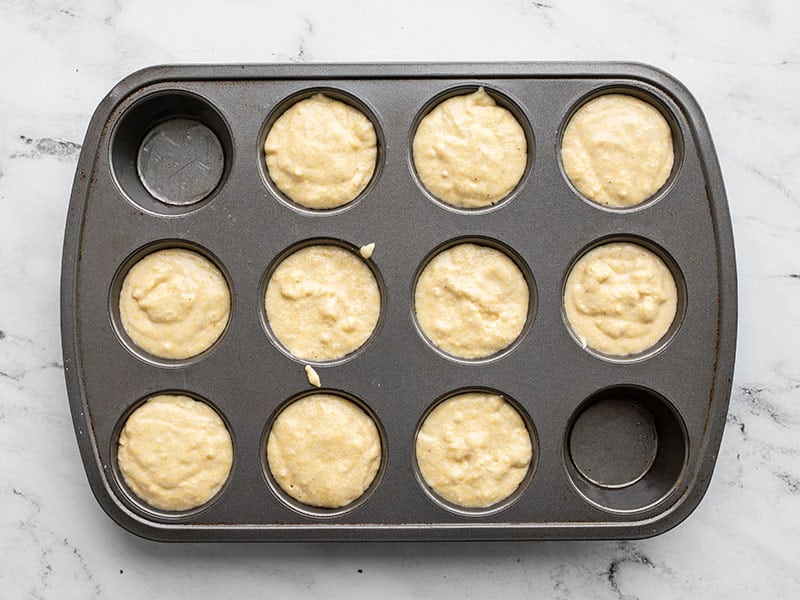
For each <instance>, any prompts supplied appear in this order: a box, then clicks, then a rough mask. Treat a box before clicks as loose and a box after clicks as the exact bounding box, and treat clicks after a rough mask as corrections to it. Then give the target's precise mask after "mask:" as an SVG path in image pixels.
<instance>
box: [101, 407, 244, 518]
mask: <svg viewBox="0 0 800 600" xmlns="http://www.w3.org/2000/svg"><path fill="white" fill-rule="evenodd" d="M232 464H233V444H232V442H231V436H230V433H229V432H228V428H227V427H226V426H225V423H224V422H223V420H222V419H221V418H220V416H219V415H218V414H217V413H216V412H215V411H214V409H212V408H211V407H210V406H208V405H207V404H206V403H204V402H200V401H199V400H194V399H193V398H190V397H188V396H184V395H172V394H163V395H158V396H152V397H150V398H148V399H147V401H145V402H144V404H142V405H141V406H139V407H138V408H137V409H135V410H134V411H133V412H132V413H131V414H130V416H129V417H128V419H127V420H126V421H125V425H124V426H123V428H122V432H121V433H120V436H119V442H118V445H117V465H118V466H119V471H120V473H121V475H122V478H123V479H124V481H125V484H126V485H127V486H128V488H129V489H130V490H131V492H133V494H134V495H136V496H137V497H138V498H139V499H141V500H143V501H144V502H146V503H147V504H149V505H150V506H152V507H154V508H157V509H161V510H165V511H185V510H190V509H193V508H197V507H199V506H202V505H203V504H205V503H206V502H208V501H209V500H211V499H212V498H213V497H214V496H215V495H216V494H217V492H219V490H220V489H221V488H222V486H223V484H224V483H225V481H226V480H227V479H228V475H229V473H230V470H231V465H232Z"/></svg>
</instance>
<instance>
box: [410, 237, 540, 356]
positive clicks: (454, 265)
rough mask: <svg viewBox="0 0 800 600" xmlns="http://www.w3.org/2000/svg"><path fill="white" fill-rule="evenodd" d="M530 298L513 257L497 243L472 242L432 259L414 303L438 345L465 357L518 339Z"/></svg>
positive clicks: (487, 353) (484, 353)
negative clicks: (503, 251)
mask: <svg viewBox="0 0 800 600" xmlns="http://www.w3.org/2000/svg"><path fill="white" fill-rule="evenodd" d="M528 299H529V292H528V285H527V283H526V282H525V278H524V277H523V275H522V272H521V271H520V270H519V267H517V265H516V264H514V261H512V260H511V259H510V258H509V257H508V256H506V255H505V254H503V253H502V252H500V251H499V250H495V249H494V248H489V247H487V246H479V245H477V244H469V243H467V244H459V245H457V246H453V247H452V248H449V249H447V250H445V251H443V252H441V253H439V254H437V255H436V256H435V257H434V258H433V259H432V260H431V261H430V262H429V263H428V265H427V266H426V267H425V269H424V270H423V271H422V274H421V275H420V277H419V281H418V282H417V287H416V290H415V292H414V308H415V311H416V314H417V320H418V321H419V324H420V327H421V328H422V331H423V332H424V333H425V335H426V336H428V338H429V339H430V340H431V342H433V343H434V344H435V345H436V346H438V347H439V348H441V349H442V350H444V351H445V352H447V353H449V354H452V355H453V356H458V357H460V358H482V357H486V356H490V355H492V354H494V353H495V352H498V351H500V350H502V349H503V348H505V347H506V346H508V345H509V344H511V343H512V342H513V341H514V340H515V339H517V337H518V336H519V334H520V332H522V328H523V326H524V325H525V320H526V318H527V315H528Z"/></svg>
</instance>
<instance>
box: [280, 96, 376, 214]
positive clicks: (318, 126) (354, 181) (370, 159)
mask: <svg viewBox="0 0 800 600" xmlns="http://www.w3.org/2000/svg"><path fill="white" fill-rule="evenodd" d="M264 152H265V156H266V165H267V171H268V173H269V177H270V179H272V181H273V183H274V184H275V186H276V187H277V188H278V189H279V190H280V191H281V192H283V194H285V195H286V196H287V197H288V198H289V199H291V200H292V201H294V202H296V203H297V204H299V205H301V206H304V207H306V208H311V209H320V210H324V209H332V208H337V207H339V206H343V205H345V204H347V203H348V202H351V201H352V200H354V199H355V198H356V197H358V195H359V194H360V193H361V192H362V191H364V189H365V188H366V187H367V184H368V183H369V182H370V180H371V179H372V176H373V174H374V173H375V168H376V163H377V157H378V138H377V135H376V133H375V127H374V126H373V124H372V121H370V119H369V118H367V117H366V116H365V115H364V114H363V113H362V112H361V111H359V110H358V109H356V108H354V107H353V106H350V105H349V104H346V103H344V102H341V101H339V100H336V99H334V98H331V97H329V96H326V95H325V94H322V93H318V94H314V95H313V96H311V97H310V98H306V99H304V100H300V101H299V102H296V103H295V104H293V105H292V106H291V107H290V108H289V109H287V110H286V111H285V112H284V113H283V114H282V115H281V116H280V117H278V119H277V120H276V121H275V123H274V124H273V125H272V127H271V128H270V130H269V133H268V134H267V139H266V141H265V142H264Z"/></svg>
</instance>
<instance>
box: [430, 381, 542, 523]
mask: <svg viewBox="0 0 800 600" xmlns="http://www.w3.org/2000/svg"><path fill="white" fill-rule="evenodd" d="M416 454H417V464H418V465H419V470H420V473H421V474H422V477H423V479H424V480H425V483H427V484H428V486H430V488H431V489H432V490H433V491H434V492H436V494H438V495H439V496H441V497H442V498H444V499H445V500H448V501H450V502H452V503H454V504H458V505H459V506H464V507H468V508H479V507H486V506H491V505H493V504H496V503H498V502H500V501H501V500H503V499H504V498H507V497H508V496H509V495H510V494H511V493H513V492H514V490H516V489H517V488H518V487H519V484H520V482H521V481H522V480H523V479H524V478H525V475H526V473H527V472H528V468H529V467H530V464H531V459H532V455H533V449H532V444H531V438H530V434H529V433H528V430H527V428H526V427H525V423H524V421H523V420H522V417H520V415H519V413H518V412H517V411H516V409H514V407H513V406H511V405H510V404H509V403H508V402H506V401H505V400H504V399H503V398H502V397H500V396H497V395H494V394H488V393H477V392H471V393H467V394H459V395H457V396H453V397H452V398H449V399H448V400H445V401H444V402H442V403H441V404H440V405H439V406H437V407H436V408H434V409H433V410H432V411H431V413H430V414H429V415H428V416H427V418H426V419H425V421H424V422H423V424H422V427H421V428H420V430H419V433H418V434H417V443H416Z"/></svg>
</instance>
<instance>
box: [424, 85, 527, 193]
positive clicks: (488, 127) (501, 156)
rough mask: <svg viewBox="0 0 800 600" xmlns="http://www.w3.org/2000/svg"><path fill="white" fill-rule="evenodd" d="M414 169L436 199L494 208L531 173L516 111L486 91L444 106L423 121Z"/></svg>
mask: <svg viewBox="0 0 800 600" xmlns="http://www.w3.org/2000/svg"><path fill="white" fill-rule="evenodd" d="M412 150H413V157H414V167H415V168H416V171H417V174H418V175H419V178H420V180H421V181H422V184H423V185H424V186H425V188H426V189H427V190H428V191H429V192H430V193H431V194H432V195H433V196H434V197H436V198H438V199H439V200H441V201H442V202H445V203H447V204H450V205H452V206H455V207H458V208H466V209H477V208H484V207H486V206H491V205H492V204H495V203H497V202H499V201H500V200H502V199H503V198H505V197H506V196H508V195H509V194H510V193H511V191H512V190H513V189H514V188H515V187H516V186H517V184H518V183H519V182H520V180H521V179H522V176H523V174H524V173H525V167H526V165H527V161H528V147H527V141H526V139H525V132H524V130H523V129H522V126H521V125H520V124H519V122H518V121H517V119H516V118H515V117H514V115H513V114H511V112H510V111H509V110H507V109H505V108H503V107H502V106H498V105H497V103H496V102H495V100H494V98H492V97H491V96H490V95H489V94H487V93H486V91H485V90H484V89H483V88H482V87H481V88H479V89H478V90H477V91H475V92H473V93H471V94H465V95H460V96H454V97H452V98H448V99H447V100H445V101H443V102H441V103H440V104H438V105H437V106H436V107H434V109H433V110H431V111H430V112H429V113H428V114H427V115H425V117H424V118H423V119H422V120H421V121H420V123H419V125H418V126H417V130H416V132H415V133H414V140H413V144H412Z"/></svg>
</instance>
